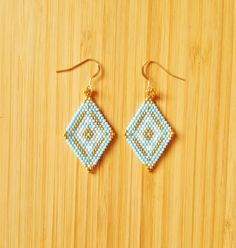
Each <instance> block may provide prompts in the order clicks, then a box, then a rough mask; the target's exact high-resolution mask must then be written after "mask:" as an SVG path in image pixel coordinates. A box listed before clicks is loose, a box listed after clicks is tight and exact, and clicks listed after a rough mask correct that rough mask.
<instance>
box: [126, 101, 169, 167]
mask: <svg viewBox="0 0 236 248" xmlns="http://www.w3.org/2000/svg"><path fill="white" fill-rule="evenodd" d="M172 136H173V131H172V128H171V127H170V125H169V124H168V122H167V121H166V120H165V119H164V117H163V116H162V114H161V113H160V111H159V110H158V108H157V106H156V105H155V104H154V103H153V102H152V101H151V100H150V99H147V100H146V101H145V103H144V104H142V105H141V106H140V108H139V110H138V112H137V113H136V115H135V116H134V118H133V119H132V121H131V122H130V124H129V126H128V128H127V130H126V138H127V141H128V143H129V144H130V145H131V147H132V149H133V150H134V152H135V153H136V154H137V156H138V157H139V159H140V160H141V162H142V163H143V164H145V165H146V166H148V168H152V167H153V166H154V165H155V164H156V162H157V161H158V159H159V158H160V156H161V155H162V153H163V152H164V151H165V149H166V147H167V145H168V143H169V142H170V140H171V138H172Z"/></svg>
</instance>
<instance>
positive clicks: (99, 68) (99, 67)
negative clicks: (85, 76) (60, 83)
mask: <svg viewBox="0 0 236 248" xmlns="http://www.w3.org/2000/svg"><path fill="white" fill-rule="evenodd" d="M87 62H95V63H96V64H97V66H98V70H97V72H96V73H95V74H93V75H92V77H90V79H89V83H88V86H89V88H90V89H91V88H92V87H91V82H92V80H93V79H94V78H95V77H97V76H98V75H99V74H100V72H101V71H102V65H101V63H100V62H98V61H97V60H96V59H91V58H88V59H85V60H83V61H82V62H80V63H79V64H76V65H74V66H72V67H70V68H66V69H62V70H57V71H56V72H57V73H61V72H67V71H72V70H74V69H76V68H77V67H79V66H81V65H83V64H85V63H87Z"/></svg>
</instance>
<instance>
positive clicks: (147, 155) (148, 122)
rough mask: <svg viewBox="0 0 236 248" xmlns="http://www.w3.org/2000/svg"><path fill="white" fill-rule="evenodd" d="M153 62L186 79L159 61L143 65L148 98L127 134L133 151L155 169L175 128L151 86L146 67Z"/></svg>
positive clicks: (131, 123)
mask: <svg viewBox="0 0 236 248" xmlns="http://www.w3.org/2000/svg"><path fill="white" fill-rule="evenodd" d="M152 63H155V64H157V65H159V66H160V67H161V68H162V69H163V70H164V71H166V72H167V73H168V74H169V75H171V76H173V77H175V78H178V79H180V80H184V79H182V78H180V77H177V76H175V75H173V74H172V73H170V72H169V71H167V70H166V69H165V68H164V67H163V66H162V65H161V64H159V63H158V62H155V61H147V62H146V63H145V64H144V65H143V66H142V75H143V76H144V77H145V78H146V79H147V80H148V86H147V89H146V99H145V102H144V103H143V104H142V105H141V106H140V108H139V109H138V111H137V113H136V115H135V116H134V118H133V119H132V121H131V122H130V124H129V125H128V128H127V130H126V133H125V136H126V139H127V141H128V143H129V144H130V146H131V148H132V149H133V151H134V152H135V153H136V154H137V156H138V157H139V159H140V160H141V162H142V163H143V164H144V165H146V166H147V168H148V169H149V170H152V169H153V167H154V166H155V164H156V163H157V161H158V159H159V158H160V157H161V155H162V154H163V152H164V151H165V149H166V148H167V145H168V144H169V142H170V141H171V139H172V137H173V135H174V131H173V129H172V128H171V127H170V125H169V123H168V122H167V121H166V120H165V118H164V117H163V115H162V114H161V113H160V111H159V109H158V108H157V106H156V104H155V99H156V92H155V90H154V89H153V88H152V87H151V86H150V79H149V78H148V76H147V74H146V72H145V68H146V67H148V66H149V65H150V64H152ZM184 81H185V80H184Z"/></svg>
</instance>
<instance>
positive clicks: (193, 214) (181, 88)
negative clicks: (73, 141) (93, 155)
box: [0, 0, 236, 248]
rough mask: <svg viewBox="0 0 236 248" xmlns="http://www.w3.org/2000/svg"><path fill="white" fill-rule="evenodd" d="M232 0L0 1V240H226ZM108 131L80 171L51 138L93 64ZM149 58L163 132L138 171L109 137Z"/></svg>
mask: <svg viewBox="0 0 236 248" xmlns="http://www.w3.org/2000/svg"><path fill="white" fill-rule="evenodd" d="M235 8H236V6H235V3H234V1H233V0H224V1H222V0H214V1H213V0H210V1H209V0H197V1H188V0H171V1H170V0H166V1H155V0H138V1H137V0H120V1H115V0H114V1H111V0H97V1H92V0H87V1H81V0H79V1H75V0H68V1H62V0H47V1H46V0H42V1H29V0H18V1H15V0H9V1H1V2H0V21H1V22H0V23H1V39H0V52H1V59H0V135H1V139H0V189H1V197H0V199H1V204H0V247H4V248H5V247H7V248H8V247H13V248H15V247H24V248H25V247H34V248H37V247H80V248H82V247H102V248H105V247H109V248H110V247H112V248H114V247H122V248H123V247H135V248H136V247H145V248H146V247H147V248H149V247H168V248H169V247H170V248H172V247H173V248H177V247H180V248H182V247H187V248H189V247H192V248H195V247H196V248H199V247H227V248H230V247H231V248H233V247H236V153H235V148H236V139H235V138H236V129H235V126H236V83H235V82H236V12H235V10H236V9H235ZM88 57H90V58H95V59H97V60H99V61H101V63H102V64H103V67H104V74H103V77H102V78H101V79H100V80H97V81H96V82H95V83H94V87H95V89H96V91H97V94H96V97H95V100H96V102H97V104H98V105H99V106H100V108H101V109H102V111H103V112H104V114H105V116H106V118H107V119H108V120H109V122H110V124H111V125H112V126H113V128H114V129H115V131H116V133H117V138H116V140H115V141H114V142H113V144H112V145H111V146H110V148H109V149H108V151H107V152H106V154H105V156H104V157H103V159H102V160H101V163H100V164H99V166H98V168H97V170H96V171H95V172H94V173H92V174H90V173H88V172H87V171H86V170H85V169H84V167H82V166H81V164H80V162H79V161H78V160H77V159H76V158H75V156H74V155H73V153H72V152H71V151H70V149H69V148H68V146H67V144H66V143H65V141H64V138H63V134H64V130H65V127H66V126H67V124H68V122H69V121H70V119H71V118H72V116H73V114H74V112H75V111H76V109H77V108H78V106H79V104H80V103H81V101H82V100H83V91H84V89H85V87H86V84H87V80H88V78H89V77H90V75H91V73H92V72H93V70H95V66H94V65H92V64H91V65H89V64H88V65H84V66H82V67H80V68H78V69H77V70H75V71H73V72H71V73H65V74H60V75H56V73H55V71H56V69H60V68H65V67H67V66H71V65H73V64H75V63H78V62H80V61H81V60H83V59H85V58H88ZM146 59H153V60H157V61H159V62H160V63H161V64H162V65H163V66H165V67H167V68H168V69H169V70H170V71H171V72H173V73H175V74H177V75H178V76H181V77H184V78H186V79H187V81H186V82H182V81H179V80H176V79H175V78H172V77H170V76H168V75H167V74H166V73H165V72H163V71H162V70H160V69H159V68H158V67H157V66H155V65H153V66H152V68H151V77H152V79H153V86H154V87H155V89H156V90H157V92H158V94H159V99H158V101H157V105H158V106H159V108H160V109H161V111H162V112H163V114H164V115H165V117H166V118H167V119H168V121H169V122H170V123H171V125H172V126H173V128H174V130H175V131H176V133H177V136H176V138H175V140H174V141H173V142H172V144H171V146H170V148H169V149H168V151H167V153H166V154H165V155H164V156H163V158H162V159H161V160H160V161H159V163H158V166H157V168H156V170H155V171H154V172H153V173H149V172H148V171H147V170H146V168H145V167H144V166H142V165H141V164H140V162H139V160H138V158H137V157H136V156H135V154H134V153H133V152H132V151H131V149H130V147H129V145H128V144H127V143H126V141H125V137H124V135H123V133H124V131H125V129H126V126H127V124H128V123H129V121H130V120H131V118H132V117H133V115H134V114H135V112H136V110H137V108H138V106H139V105H140V104H141V103H142V102H143V100H144V91H145V80H144V78H143V77H142V75H141V71H140V70H141V66H142V64H143V63H144V62H145V60H146Z"/></svg>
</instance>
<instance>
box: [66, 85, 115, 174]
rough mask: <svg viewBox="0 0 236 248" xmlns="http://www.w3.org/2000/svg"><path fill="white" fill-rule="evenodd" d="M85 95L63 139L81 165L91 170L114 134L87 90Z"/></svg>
mask: <svg viewBox="0 0 236 248" xmlns="http://www.w3.org/2000/svg"><path fill="white" fill-rule="evenodd" d="M85 94H86V95H87V98H86V100H85V101H84V103H82V104H81V105H80V107H79V109H78V110H77V112H76V113H75V115H74V117H73V119H72V120H71V122H70V124H69V125H68V127H67V129H66V133H65V138H66V140H67V142H68V144H69V145H70V147H71V149H72V151H73V152H74V153H75V155H76V156H77V157H78V158H79V159H80V161H81V162H82V163H83V165H85V166H86V168H87V169H88V170H91V169H92V168H93V167H94V166H95V165H96V164H97V163H98V161H99V159H100V157H101V156H102V154H103V153H104V151H105V149H106V148H107V146H108V145H109V143H110V142H111V140H112V138H113V136H114V132H113V130H112V128H111V126H110V125H109V124H108V122H107V121H106V120H105V118H104V116H103V114H102V113H101V111H100V110H99V108H98V106H97V105H96V104H95V103H94V102H93V101H92V99H91V97H90V96H91V91H90V90H89V88H88V89H87V90H86V91H85Z"/></svg>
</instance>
